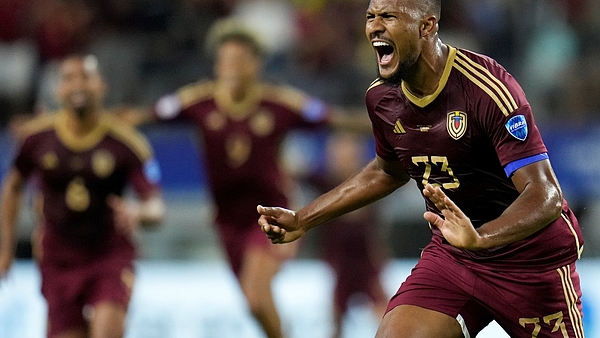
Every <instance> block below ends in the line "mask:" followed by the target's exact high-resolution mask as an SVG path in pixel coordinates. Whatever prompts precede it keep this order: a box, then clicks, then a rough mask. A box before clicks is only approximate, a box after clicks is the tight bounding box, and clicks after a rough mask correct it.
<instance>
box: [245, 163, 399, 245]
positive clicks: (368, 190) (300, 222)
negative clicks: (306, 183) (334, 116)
mask: <svg viewBox="0 0 600 338" xmlns="http://www.w3.org/2000/svg"><path fill="white" fill-rule="evenodd" d="M408 180H409V177H408V175H407V174H406V173H405V172H404V169H403V168H402V167H401V166H400V164H399V162H388V161H384V160H383V159H381V158H379V157H377V158H376V159H375V160H373V161H371V162H370V163H369V164H367V165H366V166H365V167H364V168H363V169H362V170H361V171H359V172H358V173H357V174H355V175H354V176H352V177H350V178H349V179H347V180H346V181H344V182H343V183H342V184H340V185H339V186H337V187H336V188H334V189H332V190H331V191H329V192H327V193H325V194H323V195H321V196H319V197H318V198H317V199H315V200H314V201H313V202H311V203H310V204H308V205H306V206H305V207H304V208H302V209H300V210H298V211H297V212H294V211H291V210H287V209H283V208H278V207H263V206H258V207H257V211H258V213H259V214H260V215H261V216H260V218H259V220H258V224H259V225H260V226H261V228H262V230H263V232H264V233H265V234H267V236H268V237H269V238H270V239H271V242H273V243H287V242H291V241H294V240H296V239H298V238H300V237H301V236H302V235H304V233H306V232H307V231H308V230H310V229H312V228H313V227H315V226H317V225H320V224H322V223H325V222H327V221H330V220H332V219H334V218H336V217H339V216H341V215H343V214H345V213H348V212H351V211H353V210H356V209H358V208H361V207H363V206H365V205H367V204H370V203H373V202H375V201H377V200H379V199H381V198H383V197H385V196H387V195H389V194H391V193H392V192H393V191H395V190H396V189H398V188H399V187H401V186H403V185H404V184H406V182H408Z"/></svg>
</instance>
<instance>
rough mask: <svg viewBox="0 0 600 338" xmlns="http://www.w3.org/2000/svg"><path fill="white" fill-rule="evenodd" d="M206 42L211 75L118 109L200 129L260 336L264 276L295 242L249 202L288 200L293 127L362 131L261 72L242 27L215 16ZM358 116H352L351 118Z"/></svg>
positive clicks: (269, 300) (266, 291) (267, 305)
mask: <svg viewBox="0 0 600 338" xmlns="http://www.w3.org/2000/svg"><path fill="white" fill-rule="evenodd" d="M208 46H209V48H210V49H212V51H213V55H214V58H215V60H214V61H215V62H214V75H215V78H214V80H203V81H199V82H196V83H192V84H189V85H187V86H184V87H182V88H180V89H179V90H177V91H176V92H175V93H172V94H168V95H165V96H163V97H161V98H160V99H159V100H157V102H156V104H155V105H154V108H153V113H152V114H148V113H144V112H140V111H135V110H132V111H130V112H126V113H124V114H122V117H123V118H125V119H128V120H129V122H131V123H133V124H139V123H144V122H148V120H150V119H151V116H152V118H153V119H154V120H159V121H180V122H181V121H183V122H185V123H189V124H191V125H193V126H194V127H195V129H196V130H197V132H198V134H199V135H200V141H201V145H200V147H201V148H202V149H203V151H204V153H203V157H204V163H205V167H206V171H207V176H208V183H209V188H210V192H211V194H212V199H213V201H214V205H215V208H216V222H215V223H216V229H217V232H218V235H219V238H220V239H221V241H222V243H223V247H224V249H225V252H226V255H227V258H228V261H229V264H230V266H231V269H232V270H233V272H234V274H235V277H236V278H237V280H238V282H239V284H240V286H241V289H242V292H243V294H244V296H245V298H246V300H247V303H248V306H249V309H250V311H251V313H252V315H253V317H254V318H255V319H256V320H257V321H258V322H259V324H260V326H261V327H262V329H263V330H264V332H265V333H266V335H267V336H268V337H271V338H275V337H282V336H283V333H282V327H281V326H282V325H281V322H280V318H279V315H278V312H277V308H276V304H275V302H274V299H273V295H272V290H271V282H272V279H273V277H274V276H275V274H276V273H277V271H278V270H279V269H280V267H281V264H282V263H283V262H284V261H285V260H287V259H289V258H292V257H294V256H295V253H296V251H297V249H296V244H292V245H285V246H274V245H272V244H271V243H270V241H269V240H268V239H266V238H265V236H264V234H262V232H261V231H260V228H258V227H257V226H256V217H255V214H256V204H257V203H258V202H259V201H265V200H266V201H270V202H271V203H278V204H284V205H289V203H290V202H289V198H290V195H291V189H292V186H293V184H292V183H291V179H290V178H289V177H288V175H287V174H285V173H284V172H283V170H282V169H281V163H280V162H281V161H280V152H281V145H282V142H283V141H284V139H285V137H286V135H287V134H288V133H289V132H290V131H293V130H297V129H307V130H311V129H312V130H318V129H320V128H324V127H326V126H329V125H333V126H337V127H340V128H348V129H353V130H356V131H365V130H370V124H369V122H368V119H367V118H366V116H364V114H361V115H360V116H358V115H354V116H351V115H350V114H343V113H341V112H340V111H338V110H336V109H335V108H333V107H331V106H329V105H327V104H326V103H324V102H323V101H321V100H319V99H317V98H315V97H311V96H309V95H307V94H306V93H304V92H301V91H299V90H297V89H294V88H291V87H287V86H276V85H271V84H268V83H266V82H265V81H263V80H262V79H261V73H262V67H263V61H264V60H263V58H264V53H263V49H262V45H261V43H260V42H259V41H258V40H257V38H256V36H255V35H254V34H253V33H251V31H249V30H248V29H247V28H245V27H243V26H242V25H239V24H237V23H235V22H233V21H228V20H225V21H221V22H219V23H218V24H217V25H215V27H214V28H213V30H212V32H211V34H210V39H209V43H208ZM356 116H358V117H356Z"/></svg>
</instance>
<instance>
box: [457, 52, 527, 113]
mask: <svg viewBox="0 0 600 338" xmlns="http://www.w3.org/2000/svg"><path fill="white" fill-rule="evenodd" d="M457 56H458V57H457V58H456V61H458V62H460V63H462V64H463V65H464V67H465V68H467V69H469V70H470V71H471V72H473V73H477V74H479V76H480V77H481V78H483V79H484V80H485V82H486V83H488V84H489V85H490V86H491V87H492V88H494V89H495V90H496V91H497V92H498V94H499V95H500V96H501V97H502V99H503V101H504V103H505V104H506V107H507V108H508V110H509V111H511V112H512V111H514V110H517V109H518V108H519V106H518V105H517V103H516V102H515V99H514V98H513V96H512V95H511V93H510V91H509V90H508V88H506V86H505V85H504V83H502V81H500V80H499V79H498V78H497V77H495V76H494V75H492V73H490V71H489V70H487V69H486V68H485V67H483V66H482V65H480V64H478V63H477V62H475V61H473V60H471V59H469V58H468V57H467V56H466V55H464V54H463V53H461V52H460V51H458V52H457ZM475 68H477V69H475Z"/></svg>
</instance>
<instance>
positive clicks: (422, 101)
mask: <svg viewBox="0 0 600 338" xmlns="http://www.w3.org/2000/svg"><path fill="white" fill-rule="evenodd" d="M455 56H456V48H454V47H452V46H450V45H448V59H447V60H446V66H444V72H443V73H442V77H441V78H440V82H439V84H438V87H437V89H436V90H435V92H434V93H433V94H430V95H426V96H423V97H417V96H415V95H414V94H413V93H411V92H410V91H409V90H408V88H406V87H405V86H404V82H402V92H403V93H404V95H406V97H407V98H408V99H409V100H410V102H412V103H414V104H415V105H417V106H419V107H421V108H423V107H425V106H427V105H428V104H430V103H431V102H433V100H435V99H436V98H437V97H438V95H439V94H440V92H441V91H442V90H443V89H444V87H446V83H447V82H448V78H449V77H450V71H451V70H452V65H453V64H454V57H455Z"/></svg>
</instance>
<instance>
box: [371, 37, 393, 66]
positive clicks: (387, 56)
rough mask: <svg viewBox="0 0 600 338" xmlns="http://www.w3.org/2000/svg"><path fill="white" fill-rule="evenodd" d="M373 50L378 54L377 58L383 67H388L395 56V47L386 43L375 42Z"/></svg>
mask: <svg viewBox="0 0 600 338" xmlns="http://www.w3.org/2000/svg"><path fill="white" fill-rule="evenodd" d="M373 48H375V51H376V52H377V57H378V59H379V63H380V64H381V65H387V64H388V63H389V62H390V60H391V59H392V56H393V54H394V47H393V46H392V45H390V44H389V43H387V42H384V41H374V42H373Z"/></svg>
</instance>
